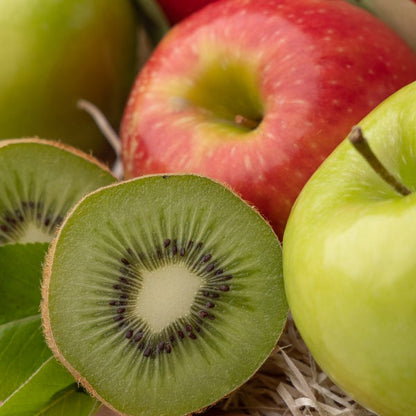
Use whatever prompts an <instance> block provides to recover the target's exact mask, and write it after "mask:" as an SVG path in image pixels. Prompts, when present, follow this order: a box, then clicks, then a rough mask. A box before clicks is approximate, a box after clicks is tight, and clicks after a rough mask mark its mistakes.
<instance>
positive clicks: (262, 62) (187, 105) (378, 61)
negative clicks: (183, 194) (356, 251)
mask: <svg viewBox="0 0 416 416" xmlns="http://www.w3.org/2000/svg"><path fill="white" fill-rule="evenodd" d="M415 79H416V55H415V53H414V52H413V51H412V50H411V49H410V48H409V47H408V46H407V44H405V43H404V41H403V40H401V38H399V37H398V35H397V34H395V33H394V32H393V31H392V30H391V29H390V28H388V27H387V26H386V25H385V24H384V23H383V22H381V21H380V20H378V19H376V18H375V17H374V16H372V15H370V14H369V13H368V12H366V11H364V10H363V9H360V8H357V7H356V6H353V5H351V4H349V3H347V2H345V1H342V0H276V1H270V0H245V1H244V2H241V0H223V1H220V2H218V3H214V4H212V5H209V6H207V7H205V8H204V9H202V10H201V11H199V12H197V13H196V14H194V15H192V16H190V17H189V18H188V19H186V20H184V21H182V22H181V23H179V24H178V25H177V26H175V27H174V28H173V29H172V30H171V31H170V32H169V33H168V35H167V36H166V37H165V38H164V39H163V40H162V42H161V43H160V44H159V46H158V47H157V48H156V49H155V50H154V53H153V54H152V56H151V57H150V59H149V60H148V62H147V64H146V65H145V66H144V67H143V69H142V71H141V72H140V73H139V75H138V78H137V79H136V82H135V84H134V87H133V90H132V92H131V96H130V99H129V102H128V104H127V107H126V109H125V113H124V117H123V120H122V126H121V132H120V134H121V138H122V146H123V159H124V168H125V176H126V178H129V177H134V176H138V175H143V174H148V173H157V172H159V173H160V172H195V173H199V174H203V175H206V176H210V177H212V178H215V179H217V180H220V181H222V182H225V183H227V184H228V185H230V186H231V187H232V188H234V190H236V191H237V192H239V193H240V194H241V195H242V197H243V198H245V199H246V200H247V201H249V202H250V203H252V204H254V205H256V206H257V208H258V209H259V210H260V212H261V213H262V214H263V215H264V216H265V217H266V218H268V219H269V221H270V222H271V223H272V225H273V227H274V229H275V230H276V232H277V233H278V235H279V236H282V233H283V229H284V227H285V224H286V220H287V217H288V215H289V212H290V209H291V207H292V204H293V202H294V201H295V199H296V197H297V195H298V193H299V191H300V190H301V188H302V187H303V185H304V184H305V183H306V181H307V180H308V178H309V177H310V176H311V174H312V173H313V172H314V171H315V170H316V168H317V167H318V166H319V165H320V164H321V162H322V161H323V159H324V158H326V156H328V154H329V153H330V152H331V151H332V150H333V149H334V148H335V147H336V145H337V144H338V143H339V142H340V141H341V140H342V139H343V138H344V137H345V136H346V135H347V133H348V132H349V131H350V129H351V126H353V125H354V124H355V123H357V122H358V121H359V120H361V118H363V116H364V115H365V114H367V113H368V112H369V111H370V110H371V109H373V108H374V107H375V106H376V105H377V104H378V103H380V102H381V101H382V100H384V99H385V98H386V97H387V96H389V95H390V94H391V93H392V92H394V91H396V90H397V89H399V88H400V87H402V86H403V85H405V84H408V83H410V82H411V81H413V80H415Z"/></svg>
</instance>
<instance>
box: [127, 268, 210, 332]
mask: <svg viewBox="0 0 416 416" xmlns="http://www.w3.org/2000/svg"><path fill="white" fill-rule="evenodd" d="M202 284H203V279H202V278H201V277H199V276H197V275H196V274H194V273H192V272H191V271H189V270H188V269H187V267H186V266H185V265H184V264H170V265H166V266H163V267H161V268H158V269H157V270H151V271H149V270H148V271H144V272H143V273H142V287H141V290H140V293H139V296H138V298H137V301H136V305H135V312H136V313H137V314H138V315H139V316H140V317H141V318H142V319H143V320H144V321H145V322H146V323H147V325H148V326H149V329H150V330H151V331H153V332H154V333H157V332H160V331H162V330H163V329H164V328H166V327H167V326H168V325H169V324H170V323H171V322H174V321H175V320H176V319H178V318H181V317H183V316H186V315H188V314H189V313H190V312H191V307H192V304H193V303H194V300H195V295H196V294H197V292H198V289H199V288H200V287H201V286H202Z"/></svg>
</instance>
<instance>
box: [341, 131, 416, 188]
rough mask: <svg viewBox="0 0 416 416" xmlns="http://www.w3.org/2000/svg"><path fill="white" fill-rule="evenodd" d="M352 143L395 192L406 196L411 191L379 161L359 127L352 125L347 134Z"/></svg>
mask: <svg viewBox="0 0 416 416" xmlns="http://www.w3.org/2000/svg"><path fill="white" fill-rule="evenodd" d="M348 138H349V140H350V142H351V143H352V145H353V146H354V147H355V148H356V149H357V150H358V152H359V153H360V154H361V156H363V157H364V159H365V160H366V161H367V162H368V164H369V165H370V166H371V167H372V168H373V169H374V171H375V172H376V173H377V174H378V175H379V176H380V177H381V178H382V179H384V181H385V182H387V183H388V184H389V185H390V186H391V187H392V188H393V189H394V190H395V191H396V192H398V193H399V194H401V195H403V196H406V195H409V194H410V193H411V191H410V190H409V189H408V188H407V187H406V186H404V185H403V184H402V183H401V182H400V181H398V180H397V179H396V178H395V177H394V176H393V175H392V174H391V173H390V172H389V171H388V170H387V168H386V167H385V166H384V165H383V164H382V163H381V162H380V160H379V159H378V158H377V156H376V155H375V154H374V152H373V151H372V150H371V147H370V145H369V144H368V141H367V139H366V138H365V137H364V135H363V132H362V130H361V127H359V126H354V127H353V128H352V130H351V133H350V135H349V136H348Z"/></svg>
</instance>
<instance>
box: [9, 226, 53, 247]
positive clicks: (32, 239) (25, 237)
mask: <svg viewBox="0 0 416 416" xmlns="http://www.w3.org/2000/svg"><path fill="white" fill-rule="evenodd" d="M51 239H52V236H51V235H50V233H49V231H48V229H45V228H40V227H38V226H37V225H36V224H33V223H28V224H27V225H26V227H25V229H24V231H23V232H22V233H21V235H20V236H19V237H17V238H16V242H18V243H21V244H26V243H49V242H50V241H51Z"/></svg>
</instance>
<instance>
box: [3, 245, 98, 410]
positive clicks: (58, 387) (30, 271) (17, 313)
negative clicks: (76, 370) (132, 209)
mask: <svg viewBox="0 0 416 416" xmlns="http://www.w3.org/2000/svg"><path fill="white" fill-rule="evenodd" d="M48 246H49V245H48V244H47V243H35V244H9V245H4V246H0V293H1V295H2V300H1V302H0V401H4V404H3V405H1V406H0V416H6V415H7V416H12V415H15V416H25V415H28V416H29V415H30V416H33V415H48V416H66V415H68V416H69V415H71V416H73V415H77V416H84V415H85V416H89V415H93V414H95V413H96V411H98V408H99V406H100V404H99V403H98V402H97V401H96V400H95V399H93V398H91V397H90V396H89V395H87V394H85V393H84V392H81V391H79V389H78V388H77V385H76V383H75V382H74V378H73V377H72V375H71V374H70V373H69V372H68V371H67V370H66V369H65V368H64V367H62V365H61V364H59V363H58V361H56V360H55V358H54V357H53V356H52V352H51V351H50V349H49V348H48V346H47V345H46V343H45V340H44V335H43V332H42V323H41V317H40V313H39V305H40V300H41V293H40V285H41V279H42V263H43V261H44V258H45V254H46V251H47V249H48Z"/></svg>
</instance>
